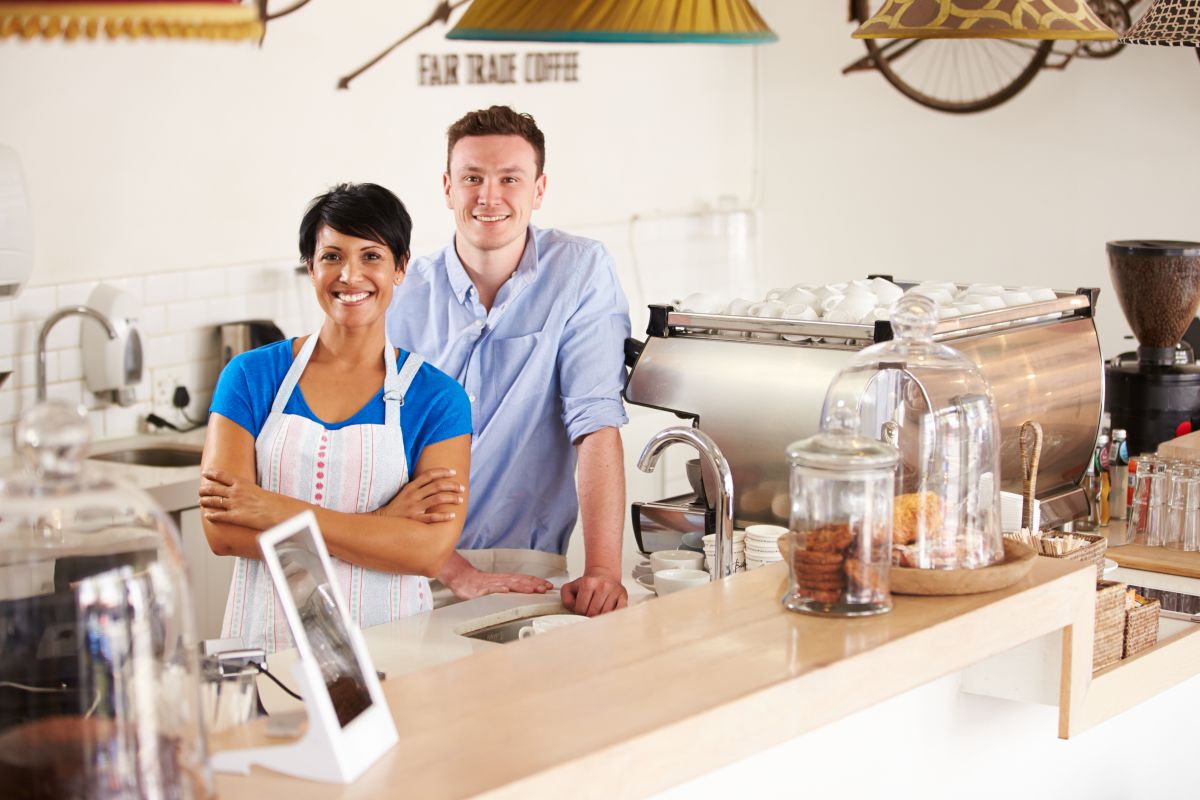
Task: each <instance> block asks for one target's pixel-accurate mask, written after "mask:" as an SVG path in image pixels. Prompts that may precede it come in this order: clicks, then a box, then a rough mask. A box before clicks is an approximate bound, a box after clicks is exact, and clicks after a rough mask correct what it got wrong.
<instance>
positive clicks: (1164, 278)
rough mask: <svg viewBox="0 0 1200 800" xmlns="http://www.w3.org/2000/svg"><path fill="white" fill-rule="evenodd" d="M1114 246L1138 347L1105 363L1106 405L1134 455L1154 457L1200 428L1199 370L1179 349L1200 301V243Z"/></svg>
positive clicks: (1113, 270) (1119, 288) (1116, 276)
mask: <svg viewBox="0 0 1200 800" xmlns="http://www.w3.org/2000/svg"><path fill="white" fill-rule="evenodd" d="M1107 249H1108V263H1109V266H1108V273H1109V275H1110V276H1111V277H1112V284H1113V290H1114V291H1115V292H1116V295H1117V302H1118V303H1119V304H1120V305H1121V311H1122V312H1123V313H1124V314H1125V319H1126V321H1127V322H1128V323H1129V327H1130V328H1131V329H1132V330H1133V335H1134V337H1136V338H1137V341H1138V347H1137V353H1136V355H1133V354H1125V355H1122V356H1118V357H1117V358H1115V359H1113V360H1112V361H1110V362H1109V363H1108V364H1107V365H1106V366H1105V370H1104V385H1105V396H1106V398H1107V400H1106V405H1107V409H1108V412H1109V414H1111V415H1112V426H1113V427H1114V428H1124V429H1125V430H1126V431H1127V432H1128V436H1129V439H1128V443H1129V452H1130V453H1131V454H1137V453H1145V452H1153V451H1154V450H1155V449H1157V447H1158V446H1159V445H1160V444H1161V443H1163V442H1165V441H1167V440H1169V439H1173V438H1175V437H1176V436H1179V435H1182V434H1184V433H1189V432H1191V431H1192V430H1196V429H1197V427H1198V423H1200V421H1198V420H1197V419H1196V418H1197V416H1200V365H1197V364H1196V363H1195V357H1194V355H1193V353H1192V352H1191V350H1190V348H1188V347H1186V346H1180V344H1179V342H1180V340H1181V338H1182V337H1183V335H1184V331H1186V330H1187V327H1188V325H1189V324H1190V323H1191V321H1192V319H1194V318H1195V315H1196V306H1197V305H1198V304H1200V242H1172V241H1157V240H1139V241H1120V242H1109V243H1108V247H1107ZM1130 356H1133V357H1130Z"/></svg>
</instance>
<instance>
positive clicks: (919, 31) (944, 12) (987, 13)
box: [853, 0, 1117, 41]
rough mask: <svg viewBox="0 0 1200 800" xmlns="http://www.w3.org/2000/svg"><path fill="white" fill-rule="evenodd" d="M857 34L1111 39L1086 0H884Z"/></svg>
mask: <svg viewBox="0 0 1200 800" xmlns="http://www.w3.org/2000/svg"><path fill="white" fill-rule="evenodd" d="M853 36H854V38H855V39H1084V40H1093V41H1111V40H1114V39H1116V38H1117V34H1116V31H1114V30H1113V29H1112V28H1109V27H1108V26H1107V25H1105V24H1104V23H1103V22H1101V21H1100V20H1099V19H1098V18H1097V17H1096V15H1095V14H1094V13H1092V9H1091V8H1090V7H1088V4H1087V0H886V2H884V4H883V7H882V8H880V9H879V11H878V12H876V14H875V16H873V17H871V18H870V19H869V20H867V21H866V22H864V23H863V24H862V25H861V26H859V28H858V30H856V31H855V32H854V33H853Z"/></svg>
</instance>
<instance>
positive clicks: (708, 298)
mask: <svg viewBox="0 0 1200 800" xmlns="http://www.w3.org/2000/svg"><path fill="white" fill-rule="evenodd" d="M724 307H725V305H724V303H722V302H721V299H720V298H719V297H717V296H716V295H715V294H710V293H709V292H692V293H691V294H689V295H688V296H687V297H685V298H683V299H682V300H681V301H679V310H680V311H692V312H694V313H696V314H719V313H720V312H721V309H723V308H724Z"/></svg>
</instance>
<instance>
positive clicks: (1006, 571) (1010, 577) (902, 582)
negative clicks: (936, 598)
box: [890, 539, 1037, 595]
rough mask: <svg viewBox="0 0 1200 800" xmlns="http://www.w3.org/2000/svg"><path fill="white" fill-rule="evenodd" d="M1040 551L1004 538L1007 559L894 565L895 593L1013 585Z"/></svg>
mask: <svg viewBox="0 0 1200 800" xmlns="http://www.w3.org/2000/svg"><path fill="white" fill-rule="evenodd" d="M1035 558H1037V553H1035V552H1034V551H1033V548H1030V547H1026V546H1025V545H1023V544H1021V543H1020V542H1014V541H1012V540H1011V539H1005V540H1004V560H1003V561H1001V562H1000V563H999V564H993V565H992V566H990V567H980V568H979V569H910V568H908V567H892V569H891V571H890V575H891V584H892V593H893V594H924V595H939V594H979V593H981V592H994V591H996V590H997V589H1003V588H1005V587H1007V586H1012V585H1013V584H1014V583H1016V582H1017V581H1019V580H1021V578H1024V577H1025V576H1026V575H1028V574H1029V570H1031V569H1033V560H1034V559H1035Z"/></svg>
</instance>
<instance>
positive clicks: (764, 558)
mask: <svg viewBox="0 0 1200 800" xmlns="http://www.w3.org/2000/svg"><path fill="white" fill-rule="evenodd" d="M787 531H788V529H787V528H784V527H782V526H779V525H750V526H747V528H746V569H758V568H759V567H763V566H766V565H767V564H771V563H773V562H775V561H782V560H783V556H782V555H780V554H779V544H778V541H779V537H780V536H783V535H784V534H785V533H787Z"/></svg>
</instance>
